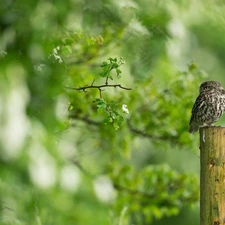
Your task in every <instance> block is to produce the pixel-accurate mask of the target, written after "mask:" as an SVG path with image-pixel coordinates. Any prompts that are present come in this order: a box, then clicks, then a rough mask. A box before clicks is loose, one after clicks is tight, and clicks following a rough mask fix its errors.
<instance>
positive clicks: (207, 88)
mask: <svg viewBox="0 0 225 225" xmlns="http://www.w3.org/2000/svg"><path fill="white" fill-rule="evenodd" d="M224 111H225V90H224V89H223V87H222V86H221V84H220V83H219V82H217V81H206V82H204V83H202V84H201V86H200V88H199V96H198V97H197V99H196V101H195V104H194V106H193V108H192V115H191V119H190V123H189V130H188V131H189V132H190V133H194V132H196V131H198V129H199V128H200V127H203V126H213V123H215V122H216V121H217V120H218V119H219V118H220V117H221V116H222V114H223V113H224Z"/></svg>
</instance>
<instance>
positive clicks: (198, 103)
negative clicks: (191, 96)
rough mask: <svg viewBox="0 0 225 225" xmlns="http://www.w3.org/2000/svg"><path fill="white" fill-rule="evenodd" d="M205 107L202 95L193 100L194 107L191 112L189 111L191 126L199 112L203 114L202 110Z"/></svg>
mask: <svg viewBox="0 0 225 225" xmlns="http://www.w3.org/2000/svg"><path fill="white" fill-rule="evenodd" d="M205 106H206V99H205V97H204V96H202V95H199V96H198V97H197V99H196V100H195V103H194V106H193V108H192V111H191V113H192V115H191V119H190V123H189V124H191V123H192V122H193V120H195V118H196V116H197V115H200V114H201V112H204V110H203V108H205Z"/></svg>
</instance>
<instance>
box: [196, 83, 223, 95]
mask: <svg viewBox="0 0 225 225" xmlns="http://www.w3.org/2000/svg"><path fill="white" fill-rule="evenodd" d="M207 92H210V93H212V92H217V93H218V92H219V93H221V94H225V90H224V88H223V87H222V86H221V84H220V83H219V82H217V81H205V82H203V83H202V84H201V86H200V88H199V93H207Z"/></svg>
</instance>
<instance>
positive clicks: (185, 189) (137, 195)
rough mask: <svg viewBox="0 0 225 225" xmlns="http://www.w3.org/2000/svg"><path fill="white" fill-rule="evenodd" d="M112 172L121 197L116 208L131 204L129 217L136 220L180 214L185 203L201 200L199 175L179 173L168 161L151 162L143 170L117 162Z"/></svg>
mask: <svg viewBox="0 0 225 225" xmlns="http://www.w3.org/2000/svg"><path fill="white" fill-rule="evenodd" d="M111 173H112V174H111V178H112V180H113V181H114V187H115V188H116V190H117V191H118V198H119V199H120V200H119V201H118V202H116V204H115V208H116V210H117V212H118V213H120V212H121V211H122V210H123V208H124V207H127V208H128V213H127V217H130V218H128V220H129V221H131V220H132V221H133V222H134V223H136V224H139V223H143V222H144V223H145V224H148V223H151V222H152V220H153V219H154V218H156V219H160V218H162V217H164V216H174V215H177V214H178V213H179V210H180V209H181V208H182V207H183V205H185V204H192V202H193V201H197V200H198V193H199V189H198V186H197V184H198V179H197V177H196V176H189V175H188V174H179V173H177V172H176V171H173V170H172V169H171V168H170V167H169V166H168V165H157V166H147V167H145V168H144V169H143V170H141V171H137V170H135V169H134V168H132V167H130V166H129V165H126V166H120V167H119V166H117V169H116V170H115V169H114V168H112V171H111ZM143 218H144V221H143Z"/></svg>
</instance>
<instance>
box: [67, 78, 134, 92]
mask: <svg viewBox="0 0 225 225" xmlns="http://www.w3.org/2000/svg"><path fill="white" fill-rule="evenodd" d="M94 82H95V80H94V81H93V82H92V84H91V85H86V86H84V87H79V88H73V87H67V86H64V87H65V88H67V89H71V90H76V91H84V92H85V91H86V89H90V88H93V89H94V88H95V89H99V90H101V89H102V88H108V87H114V88H117V87H118V88H121V89H124V90H128V91H130V90H132V89H131V88H127V87H123V86H122V85H121V84H108V83H106V84H103V85H94ZM101 91H102V90H101Z"/></svg>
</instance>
